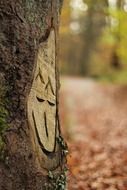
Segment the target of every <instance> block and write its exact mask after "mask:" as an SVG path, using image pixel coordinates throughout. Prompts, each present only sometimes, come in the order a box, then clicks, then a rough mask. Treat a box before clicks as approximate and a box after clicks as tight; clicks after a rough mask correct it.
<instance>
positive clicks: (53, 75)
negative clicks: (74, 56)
mask: <svg viewBox="0 0 127 190" xmlns="http://www.w3.org/2000/svg"><path fill="white" fill-rule="evenodd" d="M61 6H62V1H61V0H57V1H56V0H1V1H0V190H43V189H49V190H50V189H53V190H55V189H56V190H57V189H60V190H62V189H65V186H66V176H65V170H66V152H67V145H66V143H65V142H64V140H63V138H62V137H61V132H60V122H59V109H58V104H59V94H58V90H59V75H58V27H59V14H60V10H61Z"/></svg>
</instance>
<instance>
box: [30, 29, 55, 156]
mask: <svg viewBox="0 0 127 190" xmlns="http://www.w3.org/2000/svg"><path fill="white" fill-rule="evenodd" d="M28 121H29V124H30V126H31V127H32V129H33V132H34V134H35V138H36V139H37V141H38V144H39V146H40V147H41V149H42V151H43V152H44V153H45V154H47V155H48V154H49V153H52V152H53V151H54V150H55V146H56V142H55V141H56V132H57V129H56V123H57V122H56V65H55V32H54V30H51V32H50V34H49V37H48V39H47V41H45V42H43V43H41V44H40V47H39V50H38V55H37V64H36V68H35V71H34V78H33V83H32V88H31V90H30V94H29V97H28Z"/></svg>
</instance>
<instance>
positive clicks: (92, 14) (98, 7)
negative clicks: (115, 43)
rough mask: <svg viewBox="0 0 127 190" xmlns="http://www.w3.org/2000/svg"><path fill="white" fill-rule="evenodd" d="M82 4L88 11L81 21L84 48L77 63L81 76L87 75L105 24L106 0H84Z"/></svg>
mask: <svg viewBox="0 0 127 190" xmlns="http://www.w3.org/2000/svg"><path fill="white" fill-rule="evenodd" d="M84 2H85V3H87V5H88V11H87V14H86V16H85V17H84V19H83V22H84V23H83V25H84V28H83V31H82V40H83V41H84V46H83V48H82V50H81V54H80V58H81V59H80V63H79V64H80V74H81V75H83V76H84V75H89V68H90V65H89V64H90V58H91V54H92V51H93V50H94V49H95V47H96V42H97V40H98V39H99V37H100V36H101V33H102V29H103V28H104V26H105V24H106V19H105V17H106V15H107V12H106V10H107V7H108V1H107V0H95V1H94V3H93V1H92V0H84Z"/></svg>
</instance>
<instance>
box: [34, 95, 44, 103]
mask: <svg viewBox="0 0 127 190" xmlns="http://www.w3.org/2000/svg"><path fill="white" fill-rule="evenodd" d="M36 98H37V100H38V102H44V101H45V100H43V99H42V98H39V97H37V96H36Z"/></svg>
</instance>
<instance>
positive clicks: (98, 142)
mask: <svg viewBox="0 0 127 190" xmlns="http://www.w3.org/2000/svg"><path fill="white" fill-rule="evenodd" d="M60 112H61V120H62V126H63V133H64V135H65V137H66V140H67V142H68V146H69V155H68V166H69V170H70V171H69V173H68V190H127V86H120V85H113V84H105V85H104V84H100V83H97V82H94V81H93V80H90V79H79V78H62V88H61V94H60Z"/></svg>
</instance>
